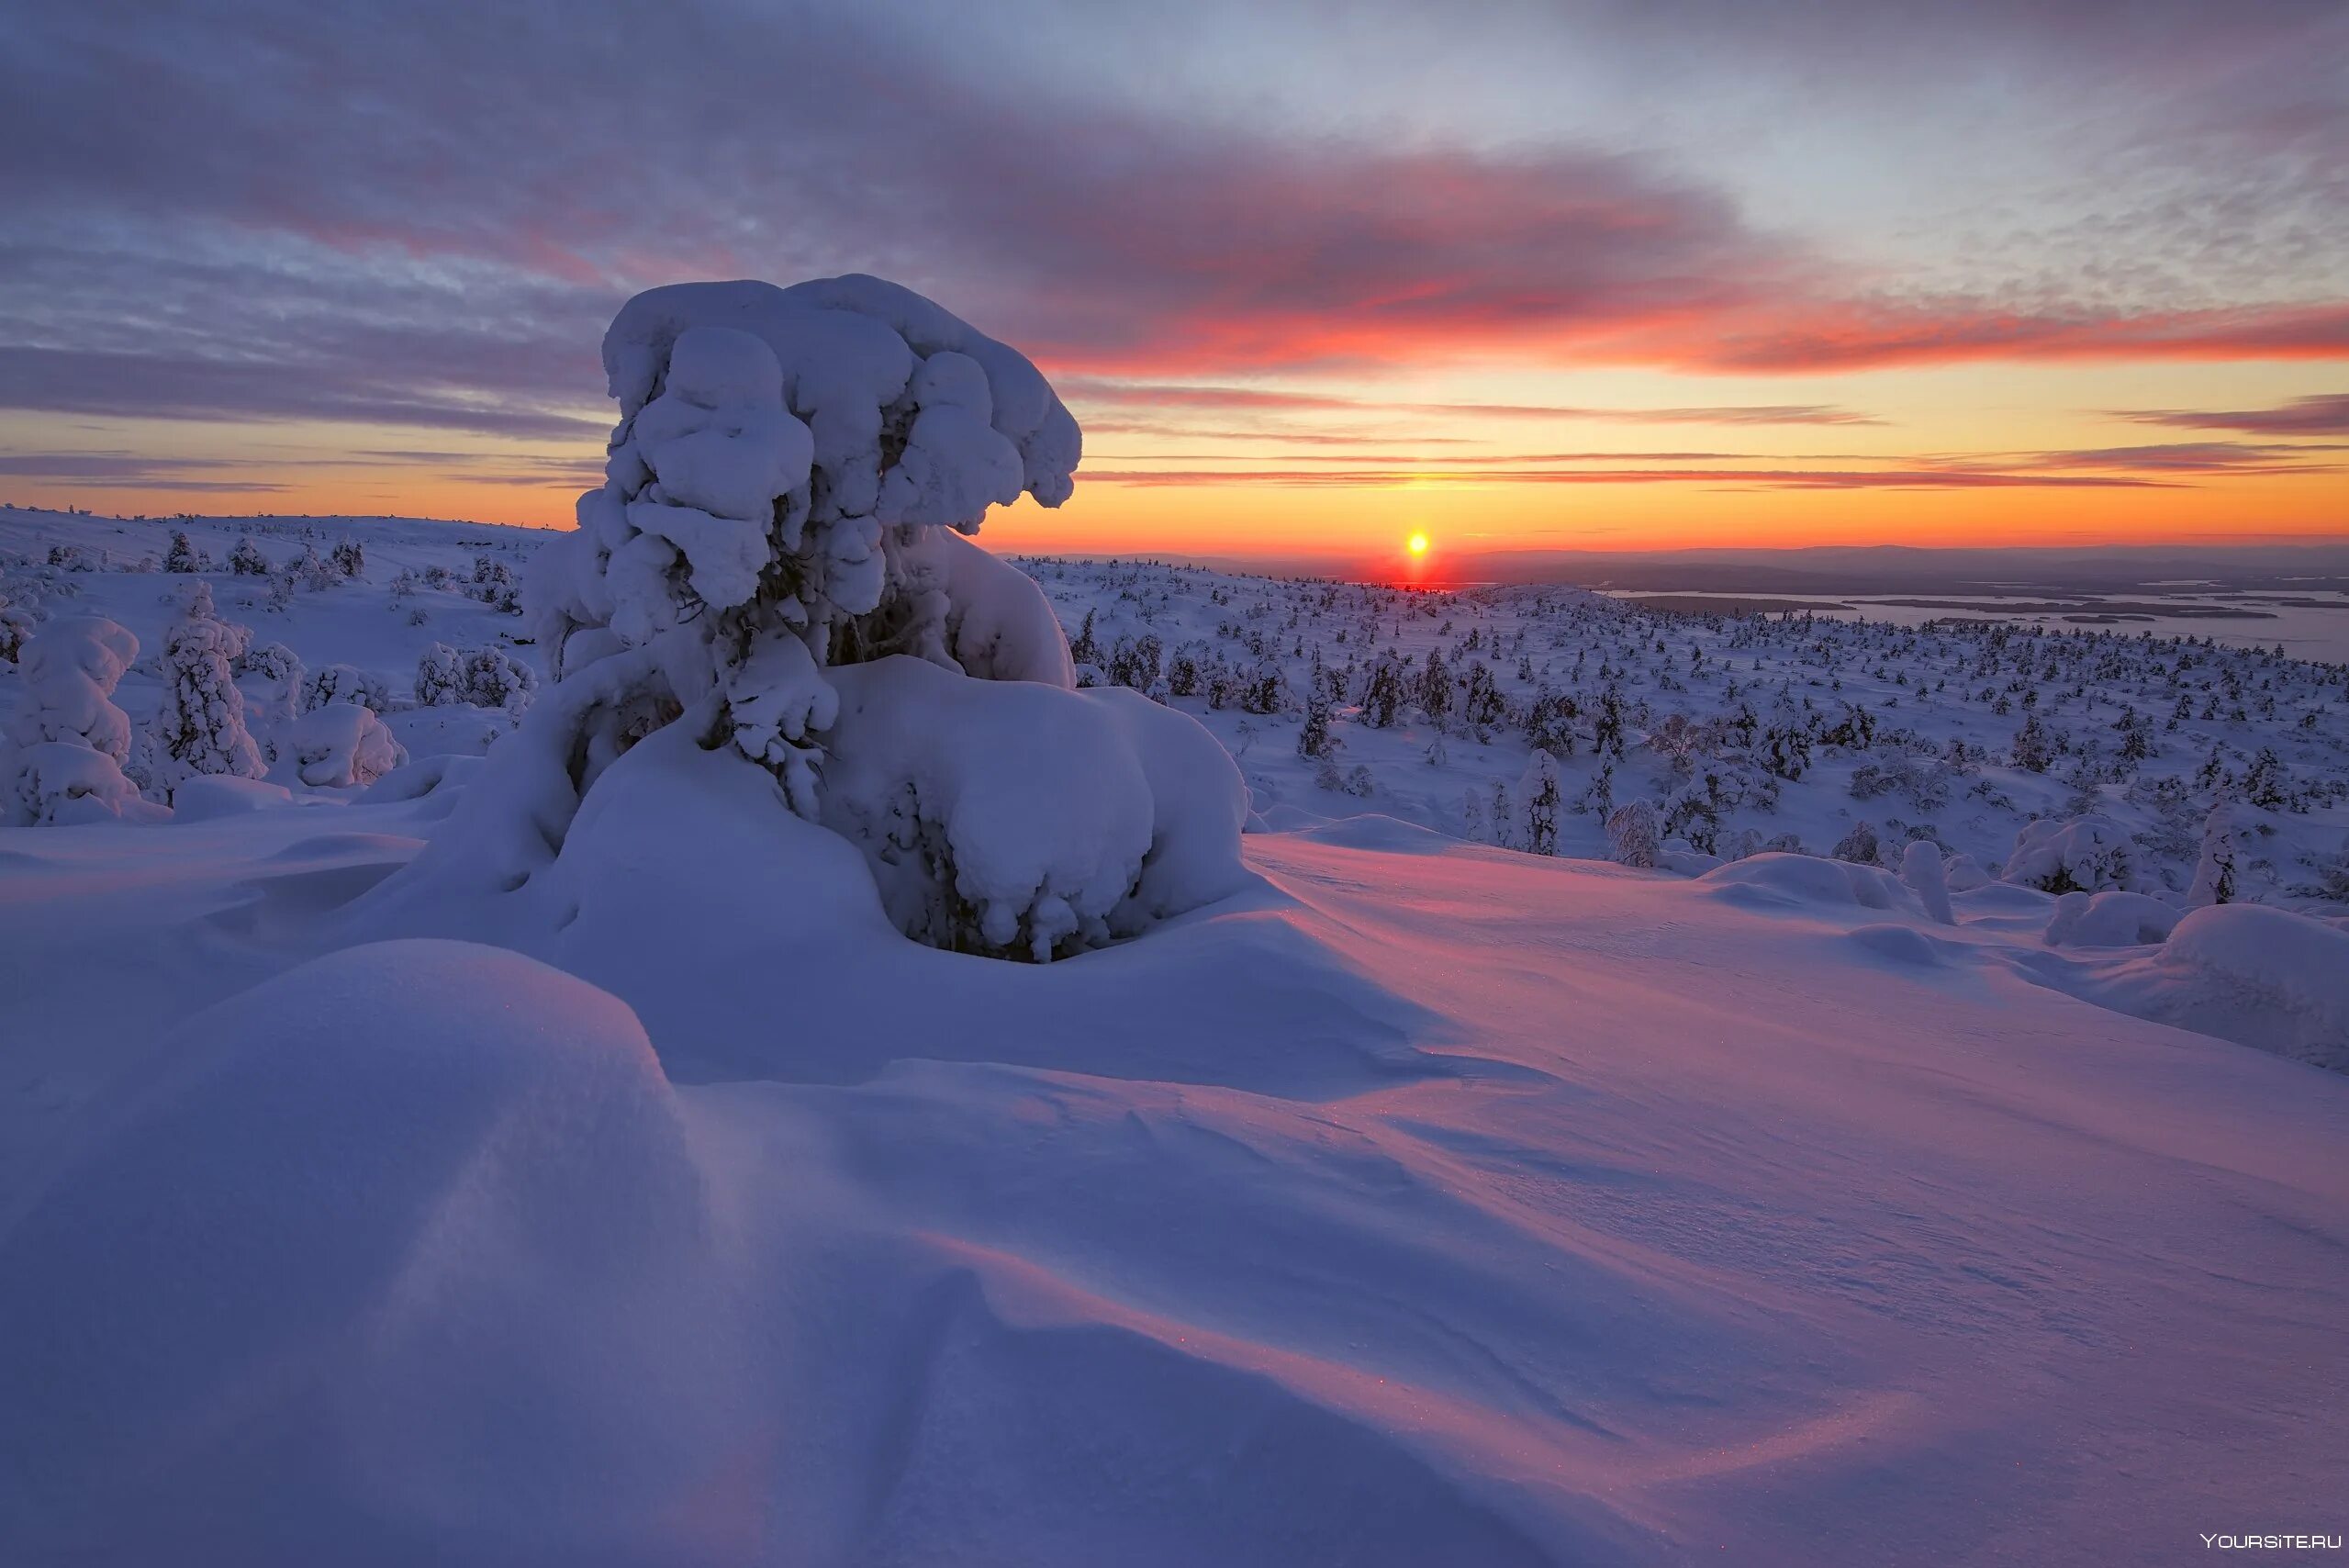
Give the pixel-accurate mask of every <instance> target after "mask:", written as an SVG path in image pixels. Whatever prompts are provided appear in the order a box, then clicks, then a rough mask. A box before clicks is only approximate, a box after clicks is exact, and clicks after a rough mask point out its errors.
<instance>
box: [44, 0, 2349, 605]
mask: <svg viewBox="0 0 2349 1568" xmlns="http://www.w3.org/2000/svg"><path fill="white" fill-rule="evenodd" d="M0 146H6V147H7V148H8V149H9V151H8V152H7V153H6V155H5V156H0V211H5V212H6V223H5V224H0V500H7V501H13V502H17V503H19V504H26V505H50V506H69V505H70V506H80V507H89V508H92V509H94V510H100V511H119V512H128V513H147V514H154V513H167V512H173V511H181V510H189V511H197V512H204V513H219V512H277V513H291V512H336V513H358V514H374V513H398V514H404V515H421V516H439V517H463V518H468V519H474V520H478V521H503V522H522V523H531V524H543V525H552V526H563V525H565V524H567V522H568V520H569V518H570V514H571V505H572V501H573V498H575V497H576V493H577V492H578V490H579V489H580V488H582V487H586V486H587V485H591V484H593V483H595V481H596V478H597V476H598V468H599V465H600V462H601V456H602V447H603V441H604V438H605V436H606V434H607V433H608V431H609V429H610V420H611V418H612V415H611V410H610V404H609V403H608V402H607V400H606V398H605V397H604V387H603V378H602V375H601V372H600V369H599V367H598V342H599V340H600V337H601V334H602V330H603V328H604V326H605V324H606V323H607V322H608V321H609V320H610V317H611V314H612V312H613V311H614V310H615V309H616V308H618V306H619V305H620V303H621V301H622V300H623V299H625V298H626V297H628V296H629V295H630V294H631V293H632V292H634V291H635V290H637V289H639V288H643V287H647V286H654V285H657V284H662V283H670V282H677V281H679V280H682V279H687V278H699V277H718V278H723V277H763V278H766V279H768V280H770V281H774V282H778V283H789V282H792V281H796V280H797V279H800V278H802V277H811V276H822V275H828V274H837V273H842V272H871V273H878V274H882V275H884V276H889V277H893V278H896V279H897V280H898V281H900V282H902V283H905V284H908V285H910V286H913V287H915V288H918V289H921V290H922V291H923V292H924V293H927V294H929V295H931V296H932V297H934V298H936V299H937V300H938V301H939V302H941V303H942V304H944V305H945V306H947V307H948V308H952V309H954V310H955V311H956V312H957V313H958V314H960V315H962V316H963V317H965V318H966V319H968V320H969V321H971V322H972V323H973V324H974V325H976V326H978V327H979V328H980V329H981V330H985V331H988V332H990V333H991V334H992V335H994V336H996V337H999V338H1001V339H1003V340H1005V341H1006V342H1011V343H1013V344H1015V345H1017V346H1019V347H1021V348H1023V350H1025V351H1026V352H1027V353H1029V354H1030V356H1031V357H1032V358H1034V359H1035V361H1036V362H1037V363H1038V364H1040V365H1041V366H1042V367H1043V368H1044V369H1045V370H1046V373H1047V375H1050V376H1051V377H1052V379H1053V381H1054V383H1055V385H1056V386H1057V387H1058V388H1059V390H1060V391H1061V394H1062V396H1063V398H1065V400H1066V401H1068V404H1069V406H1070V407H1071V409H1074V410H1075V412H1076V413H1077V416H1078V418H1079V420H1080V421H1081V422H1082V423H1083V425H1084V427H1085V431H1086V454H1087V455H1086V461H1085V465H1084V467H1083V468H1082V470H1080V472H1079V486H1078V494H1077V496H1076V498H1074V499H1073V500H1071V501H1070V502H1069V503H1068V505H1067V506H1065V507H1064V508H1062V509H1060V510H1057V511H1046V510H1042V509H1040V508H1038V507H1036V506H1035V505H1034V504H1032V503H1030V502H1025V501H1023V502H1022V503H1021V504H1020V505H1019V506H1017V507H1014V508H1012V509H1009V510H1004V511H1001V512H999V513H998V514H997V515H996V516H995V517H993V518H991V519H990V521H989V522H988V525H987V529H986V532H985V535H984V537H985V538H986V540H987V542H988V543H990V544H992V545H994V546H995V547H997V548H1000V549H1034V550H1059V551H1070V550H1075V551H1090V552H1102V553H1109V552H1121V553H1135V552H1139V553H1165V554H1216V555H1226V556H1246V555H1249V554H1261V555H1279V556H1281V557H1283V558H1289V559H1294V558H1297V557H1300V556H1307V557H1310V556H1314V555H1317V554H1329V555H1331V556H1333V557H1337V556H1344V557H1348V558H1352V557H1359V556H1363V555H1365V554H1368V555H1370V556H1373V557H1375V556H1376V555H1377V554H1379V553H1380V552H1382V551H1389V550H1399V549H1400V547H1401V542H1402V541H1403V540H1404V538H1405V537H1407V536H1408V535H1409V534H1410V533H1412V532H1425V533H1426V534H1427V535H1428V537H1429V538H1430V539H1431V540H1432V541H1433V542H1434V543H1435V546H1436V551H1437V554H1439V555H1440V554H1441V553H1442V552H1443V551H1446V550H1453V551H1490V550H1504V549H1518V548H1525V549H1616V548H1621V549H1643V550H1652V549H1660V548H1672V547H1679V546H1705V545H1739V546H1747V547H1752V546H1771V545H1802V544H1815V543H1910V544H1962V543H2001V544H2027V543H2051V544H2078V543H2098V542H2129V543H2138V542H2187V541H2194V542H2213V541H2216V542H2226V541H2232V540H2254V539H2257V540H2275V539H2287V538H2295V537H2309V536H2325V537H2332V538H2338V537H2342V536H2343V535H2349V5H2343V4H2342V3H2341V0H2307V3H2301V0H2234V3H2232V4H2227V5H2220V4H2217V3H2215V0H2076V3H2072V4H2065V3H2063V0H1965V3H1963V4H1951V5H1928V4H1907V5H1885V4H1883V3H1882V0H1587V3H1571V0H1561V3H1553V4H1530V3H1525V4H1516V3H1501V0H1355V3H1351V4H1346V5H1329V6H1321V5H1290V6H1281V5H1276V4H1270V3H1268V0H1253V3H1246V4H1242V3H1226V0H1186V3H1185V4H1182V5H1176V6H1169V5H1166V4H1163V3H1162V0H1159V3H1152V4H1147V5H1144V4H1134V5H1128V4H1124V3H1122V0H1068V3H1065V4H1056V3H1049V0H989V3H988V4H983V5H971V4H968V0H959V3H953V4H948V3H943V0H941V3H936V4H932V3H928V0H866V3H862V4H857V5H854V6H849V5H841V6H784V5H762V4H752V3H749V0H735V3H724V0H677V3H671V4H664V5H659V6H654V5H610V4H602V3H598V0H564V3H561V4H527V3H524V4H491V3H483V0H468V3H456V4H452V3H447V0H408V3H404V4H402V5H399V6H389V5H336V4H321V3H319V0H301V3H296V4H283V5H280V4H274V3H268V0H252V3H242V0H213V3H211V4H205V5H189V6H172V5H150V4H140V3H136V0H85V3H83V4H78V5H73V6H64V5H56V4H46V3H37V0H0Z"/></svg>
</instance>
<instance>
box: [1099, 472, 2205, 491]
mask: <svg viewBox="0 0 2349 1568" xmlns="http://www.w3.org/2000/svg"><path fill="white" fill-rule="evenodd" d="M1086 477H1087V479H1089V480H1090V481H1091V482H1092V483H1095V484H1106V485H1135V486H1205V487H1223V486H1246V485H1270V486H1280V487H1331V488H1338V489H1364V488H1375V487H1387V486H1419V487H1437V486H1456V485H1502V484H1506V485H1735V486H1740V487H1761V488H1767V489H1782V490H1887V489H1888V490H1974V489H2003V488H2025V489H2158V488H2164V487H2166V485H2167V483H2168V482H2167V481H2164V480H2160V479H2153V478H2142V477H2136V476H2127V475H2118V474H2053V473H2046V474H2041V473H2019V472H2011V471H1996V470H1987V469H1969V468H1872V469H1835V468H1824V469H1802V468H1510V469H1495V470H1483V469H1479V470H1475V471H1472V472H1468V471H1460V470H1449V471H1447V470H1435V469H1428V468H1349V469H1337V470H1331V469H1320V468H1312V469H1304V468H1284V469H1249V468H1181V469H1171V468H1147V469H1108V470H1102V471H1100V472H1090V471H1089V472H1088V473H1087V475H1086Z"/></svg>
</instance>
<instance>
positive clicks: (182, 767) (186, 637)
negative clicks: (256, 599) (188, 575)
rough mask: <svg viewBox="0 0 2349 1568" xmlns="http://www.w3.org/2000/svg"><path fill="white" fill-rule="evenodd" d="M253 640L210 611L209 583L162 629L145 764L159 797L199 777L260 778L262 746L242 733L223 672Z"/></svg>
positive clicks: (240, 699) (234, 692)
mask: <svg viewBox="0 0 2349 1568" xmlns="http://www.w3.org/2000/svg"><path fill="white" fill-rule="evenodd" d="M251 641H252V632H251V631H250V630H248V629H247V628H245V627H241V626H231V625H230V624H229V623H228V622H225V621H222V620H221V619H220V618H219V616H218V614H216V613H214V611H213V608H212V585H211V584H209V583H197V584H196V585H194V587H193V588H191V589H190V591H189V593H188V596H187V601H186V606H185V610H184V611H183V613H182V614H181V616H180V619H179V620H177V621H175V622H173V623H172V624H171V626H170V627H168V628H167V629H166V630H165V631H164V633H163V701H162V707H161V708H160V709H159V710H158V711H156V714H155V719H154V722H153V725H152V726H151V728H150V730H149V732H148V755H147V759H146V763H147V773H148V778H149V780H150V782H151V785H152V786H153V788H154V789H156V790H160V791H161V792H162V793H163V794H164V795H166V796H168V795H169V794H170V793H171V791H172V790H174V789H176V788H177V787H178V786H179V784H180V781H181V780H183V779H185V778H192V777H193V776H195V775H196V774H199V773H226V774H230V775H233V776H234V777H236V778H260V777H261V775H262V773H263V767H262V760H261V748H260V747H259V746H257V745H254V744H253V738H252V733H251V732H250V731H248V730H247V729H246V728H245V699H244V694H243V693H242V692H240V691H239V690H238V689H237V681H236V677H235V676H234V675H232V674H231V673H230V671H229V666H230V663H231V661H233V660H235V659H237V658H240V657H241V656H242V655H244V652H245V650H246V647H247V645H248V644H250V642H251Z"/></svg>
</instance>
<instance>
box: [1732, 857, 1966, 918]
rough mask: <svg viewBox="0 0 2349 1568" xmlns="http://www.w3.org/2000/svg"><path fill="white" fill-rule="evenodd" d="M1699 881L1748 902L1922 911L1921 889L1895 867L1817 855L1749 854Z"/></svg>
mask: <svg viewBox="0 0 2349 1568" xmlns="http://www.w3.org/2000/svg"><path fill="white" fill-rule="evenodd" d="M1697 881H1698V883H1699V884H1700V885H1701V886H1705V887H1708V888H1711V889H1714V890H1717V892H1718V893H1719V895H1720V896H1721V897H1723V898H1726V899H1728V901H1729V902H1733V903H1737V904H1741V905H1745V906H1747V907H1750V908H1761V909H1773V908H1774V909H1790V908H1795V907H1799V906H1801V905H1804V904H1827V905H1845V906H1857V907H1858V908H1861V909H1883V910H1901V911H1905V912H1908V913H1918V914H1922V913H1924V910H1923V906H1921V905H1920V904H1919V903H1918V900H1917V895H1916V894H1915V893H1913V892H1911V891H1910V890H1908V888H1907V885H1906V884H1905V883H1903V882H1902V881H1901V879H1899V878H1897V877H1896V876H1894V875H1893V874H1892V873H1891V872H1889V871H1885V870H1882V869H1880V868H1876V867H1874V866H1857V865H1853V864H1852V863H1851V861H1848V860H1828V859H1823V858H1821V857H1818V856H1816V855H1777V854H1765V855H1750V856H1748V857H1745V858H1744V859H1742V860H1732V861H1730V862H1729V863H1728V865H1726V866H1717V867H1715V868H1713V869H1712V870H1710V871H1707V872H1706V873H1705V874H1704V875H1703V876H1702V877H1699V878H1698V879H1697Z"/></svg>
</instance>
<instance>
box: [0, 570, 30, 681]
mask: <svg viewBox="0 0 2349 1568" xmlns="http://www.w3.org/2000/svg"><path fill="white" fill-rule="evenodd" d="M32 634H33V618H32V616H31V615H29V614H28V613H27V612H26V611H25V610H23V609H22V608H21V607H20V606H18V605H17V603H16V602H15V601H14V600H12V599H10V598H9V597H8V594H7V592H6V589H5V588H0V664H15V663H16V662H17V659H18V657H20V656H21V655H23V653H24V648H25V639H26V638H28V637H29V636H31V635H32Z"/></svg>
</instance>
